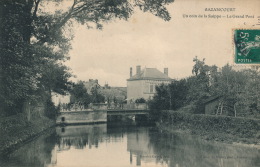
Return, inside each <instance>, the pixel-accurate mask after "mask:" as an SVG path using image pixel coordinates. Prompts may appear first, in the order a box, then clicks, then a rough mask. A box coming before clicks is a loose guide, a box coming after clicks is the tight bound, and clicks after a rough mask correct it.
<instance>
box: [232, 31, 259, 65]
mask: <svg viewBox="0 0 260 167" xmlns="http://www.w3.org/2000/svg"><path fill="white" fill-rule="evenodd" d="M234 47H235V63H236V64H259V65H260V29H235V30H234Z"/></svg>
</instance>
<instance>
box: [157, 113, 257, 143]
mask: <svg viewBox="0 0 260 167" xmlns="http://www.w3.org/2000/svg"><path fill="white" fill-rule="evenodd" d="M157 114H158V113H157ZM160 119H161V122H163V124H168V125H171V126H179V125H181V126H182V127H185V128H188V129H192V130H200V131H209V132H213V133H227V134H229V133H230V132H233V134H235V135H236V136H239V137H242V138H243V137H244V138H248V137H253V138H255V137H257V132H259V131H260V126H259V125H260V120H258V119H248V118H243V117H239V118H238V117H228V116H215V115H204V114H189V113H183V112H175V111H168V110H167V111H160ZM160 119H157V120H160Z"/></svg>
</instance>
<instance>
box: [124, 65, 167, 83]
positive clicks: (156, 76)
mask: <svg viewBox="0 0 260 167" xmlns="http://www.w3.org/2000/svg"><path fill="white" fill-rule="evenodd" d="M133 80H163V81H171V80H172V79H171V78H170V77H168V76H167V75H166V74H164V73H162V72H161V71H159V70H157V69H156V68H144V69H143V70H142V71H141V72H140V74H136V75H134V76H132V77H130V78H129V79H128V80H127V81H133Z"/></svg>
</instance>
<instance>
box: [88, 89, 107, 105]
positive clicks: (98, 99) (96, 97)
mask: <svg viewBox="0 0 260 167" xmlns="http://www.w3.org/2000/svg"><path fill="white" fill-rule="evenodd" d="M91 102H92V103H104V102H105V96H103V95H102V94H101V92H100V89H99V88H98V86H97V85H96V86H94V87H92V88H91Z"/></svg>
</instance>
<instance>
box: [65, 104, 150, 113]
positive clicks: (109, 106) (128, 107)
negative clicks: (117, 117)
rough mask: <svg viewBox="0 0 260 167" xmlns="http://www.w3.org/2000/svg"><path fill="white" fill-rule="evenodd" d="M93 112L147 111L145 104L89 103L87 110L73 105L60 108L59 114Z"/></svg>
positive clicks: (81, 106)
mask: <svg viewBox="0 0 260 167" xmlns="http://www.w3.org/2000/svg"><path fill="white" fill-rule="evenodd" d="M93 110H148V105H147V104H146V103H130V104H115V103H112V104H107V103H91V104H90V105H89V106H88V108H85V107H84V106H83V105H73V106H72V107H71V108H63V107H62V108H61V112H73V111H93Z"/></svg>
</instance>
